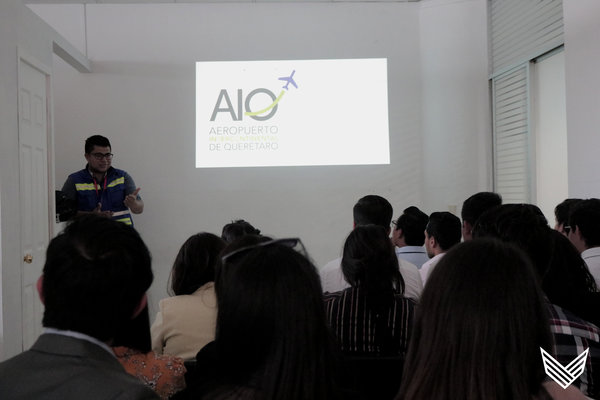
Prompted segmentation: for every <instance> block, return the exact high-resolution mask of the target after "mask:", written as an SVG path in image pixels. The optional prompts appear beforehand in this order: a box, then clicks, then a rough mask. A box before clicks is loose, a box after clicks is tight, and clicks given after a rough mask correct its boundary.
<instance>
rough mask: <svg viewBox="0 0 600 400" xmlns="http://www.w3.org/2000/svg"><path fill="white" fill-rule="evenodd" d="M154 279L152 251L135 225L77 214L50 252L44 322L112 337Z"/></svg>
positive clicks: (43, 291) (135, 310)
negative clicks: (78, 215)
mask: <svg viewBox="0 0 600 400" xmlns="http://www.w3.org/2000/svg"><path fill="white" fill-rule="evenodd" d="M152 279H153V275H152V269H151V257H150V252H149V251H148V248H147V247H146V245H145V244H144V242H143V241H142V239H141V237H140V235H139V234H138V233H137V232H136V231H135V230H134V229H133V228H132V227H130V226H128V225H126V224H123V223H121V222H118V221H113V220H110V219H108V218H104V217H99V216H96V215H92V214H88V215H84V216H81V217H77V218H76V219H74V220H73V221H72V222H71V223H70V224H69V225H67V227H66V228H65V230H64V231H63V232H61V233H60V234H59V235H58V236H57V237H55V238H54V239H52V241H51V242H50V244H49V246H48V249H47V251H46V263H45V265H44V270H43V275H42V278H40V283H41V287H39V289H40V296H41V298H42V299H43V302H44V305H45V310H44V318H43V325H44V326H45V327H51V328H56V329H62V330H71V331H76V332H81V333H84V334H87V335H90V336H93V337H95V338H97V339H99V340H101V341H105V342H106V341H110V340H111V339H113V338H114V337H115V335H116V334H117V333H118V331H119V329H121V326H122V325H123V324H125V323H126V322H127V321H129V320H130V319H131V318H133V317H134V316H135V315H136V314H137V313H138V312H139V311H140V310H141V309H142V308H143V306H144V305H145V300H146V297H145V293H146V290H147V289H148V288H149V287H150V284H151V283H152Z"/></svg>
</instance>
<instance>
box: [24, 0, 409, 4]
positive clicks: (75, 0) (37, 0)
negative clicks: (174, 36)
mask: <svg viewBox="0 0 600 400" xmlns="http://www.w3.org/2000/svg"><path fill="white" fill-rule="evenodd" d="M364 1H365V0H23V3H25V4H161V3H163V4H169V3H171V4H173V3H179V4H183V3H356V2H364ZM366 1H368V2H370V3H407V2H416V1H419V0H366Z"/></svg>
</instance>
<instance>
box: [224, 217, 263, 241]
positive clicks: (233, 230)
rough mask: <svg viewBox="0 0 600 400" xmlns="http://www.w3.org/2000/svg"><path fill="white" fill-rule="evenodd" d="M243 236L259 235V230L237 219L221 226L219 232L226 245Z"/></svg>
mask: <svg viewBox="0 0 600 400" xmlns="http://www.w3.org/2000/svg"><path fill="white" fill-rule="evenodd" d="M244 235H260V230H259V229H256V228H255V227H253V226H252V224H250V223H249V222H247V221H244V220H243V219H237V220H235V221H232V222H231V223H229V224H226V225H225V226H223V231H222V232H221V238H222V239H223V240H224V241H225V242H227V243H232V242H233V241H235V240H236V239H239V238H240V237H242V236H244Z"/></svg>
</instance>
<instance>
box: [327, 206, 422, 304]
mask: <svg viewBox="0 0 600 400" xmlns="http://www.w3.org/2000/svg"><path fill="white" fill-rule="evenodd" d="M352 213H353V217H354V227H355V228H356V227H357V226H361V225H371V224H372V225H379V226H381V227H383V228H384V229H385V231H386V232H387V235H388V236H389V234H390V225H391V222H392V214H393V209H392V205H391V204H390V202H389V201H387V200H386V199H384V198H383V197H381V196H376V195H368V196H365V197H363V198H361V199H359V200H358V202H357V203H356V204H355V205H354V208H353V210H352ZM386 241H390V239H389V238H387V239H386ZM341 262H342V258H341V257H339V258H336V259H335V260H333V261H330V262H329V263H327V264H326V265H325V266H324V267H323V268H321V271H320V275H321V284H322V285H323V292H325V293H335V292H339V291H342V290H344V289H346V288H348V287H350V284H349V283H348V282H346V281H345V280H344V274H343V273H342V267H341ZM398 265H399V268H400V273H401V274H402V277H403V278H404V295H405V296H406V297H410V298H412V299H418V298H419V296H420V295H421V291H422V290H423V283H422V282H421V276H420V275H419V270H418V269H417V267H416V266H415V265H414V264H411V263H409V262H407V261H405V260H403V259H402V258H400V257H398Z"/></svg>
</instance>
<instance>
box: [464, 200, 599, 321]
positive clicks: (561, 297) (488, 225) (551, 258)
mask: <svg viewBox="0 0 600 400" xmlns="http://www.w3.org/2000/svg"><path fill="white" fill-rule="evenodd" d="M480 223H481V224H480ZM480 227H483V228H484V229H480ZM473 237H475V238H485V237H492V238H497V239H500V240H502V241H504V242H508V243H511V244H514V245H516V246H517V247H519V248H520V249H521V250H523V251H524V252H525V254H527V256H528V257H529V259H530V260H531V262H532V264H533V267H534V269H535V271H536V273H537V276H538V278H539V280H540V282H541V286H542V289H543V290H544V292H545V294H546V296H548V299H549V300H550V302H551V303H552V304H555V305H557V306H560V307H563V308H566V309H567V310H569V311H571V312H574V313H576V314H577V315H578V316H579V317H581V318H583V319H585V320H590V321H591V322H593V321H592V320H597V319H598V317H597V312H596V310H597V308H594V309H593V313H592V314H593V315H588V314H587V311H588V310H589V307H588V306H587V305H586V304H587V302H588V301H589V299H590V298H591V297H590V296H593V293H595V292H596V291H597V287H596V284H595V282H594V278H593V276H592V274H591V273H590V272H589V270H588V268H587V266H586V264H585V262H584V261H583V260H582V259H581V256H580V255H579V252H578V251H577V249H576V248H575V247H574V246H573V244H572V243H571V242H570V241H569V239H567V238H566V237H565V236H564V235H562V234H561V233H559V232H558V231H555V230H554V229H551V228H550V227H549V226H548V221H547V220H546V217H544V214H543V213H542V211H541V210H540V209H539V207H537V206H535V205H533V204H504V205H502V206H500V207H497V208H495V209H493V210H490V211H487V212H486V213H485V214H484V215H482V216H481V219H480V220H479V221H478V222H477V226H476V228H475V229H474V231H473Z"/></svg>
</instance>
